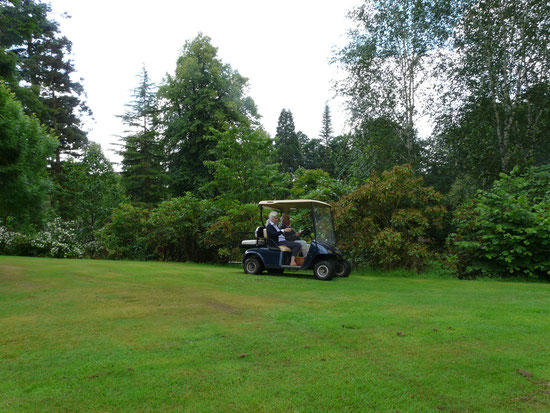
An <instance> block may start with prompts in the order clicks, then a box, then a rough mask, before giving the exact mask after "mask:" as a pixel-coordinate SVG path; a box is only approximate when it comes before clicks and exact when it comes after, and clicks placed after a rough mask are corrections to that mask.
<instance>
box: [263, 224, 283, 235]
mask: <svg viewBox="0 0 550 413" xmlns="http://www.w3.org/2000/svg"><path fill="white" fill-rule="evenodd" d="M282 233H283V231H281V230H280V229H279V228H277V227H276V226H275V225H273V224H269V225H268V226H267V235H270V236H272V237H275V236H277V235H281V234H282Z"/></svg>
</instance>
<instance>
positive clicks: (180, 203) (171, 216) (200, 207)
mask: <svg viewBox="0 0 550 413" xmlns="http://www.w3.org/2000/svg"><path fill="white" fill-rule="evenodd" d="M221 215H223V208H222V205H221V204H220V203H217V202H215V201H210V200H201V199H199V198H196V197H195V196H193V195H192V194H191V193H187V194H185V195H184V196H183V197H178V198H172V199H170V200H167V201H164V202H161V203H160V204H159V206H158V207H157V208H156V209H155V210H154V211H153V213H152V214H151V218H150V220H149V236H148V238H149V245H150V247H151V249H152V250H153V252H154V254H155V256H156V257H157V258H158V259H161V260H163V261H196V262H205V261H213V260H214V259H215V257H216V249H215V248H213V247H211V246H209V245H208V244H207V243H206V240H205V238H206V235H207V230H208V228H210V226H211V225H212V224H213V223H214V222H215V221H216V220H217V219H218V218H219V217H220V216H221Z"/></svg>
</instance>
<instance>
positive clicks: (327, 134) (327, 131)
mask: <svg viewBox="0 0 550 413" xmlns="http://www.w3.org/2000/svg"><path fill="white" fill-rule="evenodd" d="M332 132H333V130H332V119H331V117H330V107H329V105H328V103H325V110H324V111H323V120H322V122H321V131H320V132H319V138H321V142H323V145H325V147H328V146H329V144H330V141H331V139H332Z"/></svg>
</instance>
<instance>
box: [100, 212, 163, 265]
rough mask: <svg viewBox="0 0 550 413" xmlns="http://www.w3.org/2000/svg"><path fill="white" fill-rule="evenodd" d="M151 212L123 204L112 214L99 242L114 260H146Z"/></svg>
mask: <svg viewBox="0 0 550 413" xmlns="http://www.w3.org/2000/svg"><path fill="white" fill-rule="evenodd" d="M150 214H151V212H150V211H149V210H147V209H145V208H139V207H135V206H133V205H130V204H121V205H120V206H119V207H118V208H117V209H115V210H113V212H112V213H111V219H110V221H109V222H108V223H107V224H106V225H105V226H104V227H103V228H102V229H101V230H100V231H99V240H100V243H101V244H102V245H103V247H104V248H105V249H106V250H107V256H108V257H109V258H114V259H130V260H146V259H148V258H150V257H151V255H152V254H151V251H150V250H149V248H148V233H149V228H148V219H149V216H150Z"/></svg>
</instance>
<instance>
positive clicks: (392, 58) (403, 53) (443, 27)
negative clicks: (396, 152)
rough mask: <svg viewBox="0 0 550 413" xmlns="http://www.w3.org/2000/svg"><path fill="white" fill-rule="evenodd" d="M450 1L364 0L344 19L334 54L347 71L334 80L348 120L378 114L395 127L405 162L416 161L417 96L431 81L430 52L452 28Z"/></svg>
mask: <svg viewBox="0 0 550 413" xmlns="http://www.w3.org/2000/svg"><path fill="white" fill-rule="evenodd" d="M452 5H453V2H449V1H446V0H418V1H409V0H407V1H402V0H366V1H364V2H363V4H362V5H361V6H359V7H357V8H355V9H354V10H353V11H352V12H351V13H350V17H351V19H352V20H353V22H354V23H355V24H356V25H357V27H356V29H355V30H352V31H350V43H349V44H348V45H347V46H346V47H344V48H342V49H341V50H339V51H338V52H337V53H336V54H335V58H334V61H335V62H338V63H340V65H341V66H342V67H343V69H344V70H345V71H346V72H347V73H348V75H347V77H346V78H345V79H343V80H342V81H340V82H339V83H337V90H338V92H339V93H340V94H341V95H343V96H346V97H347V98H348V109H349V111H350V117H351V121H352V123H353V124H355V125H360V124H361V123H362V122H364V121H365V120H367V119H369V120H373V119H378V118H384V119H387V120H389V121H391V122H394V123H395V124H397V125H399V128H398V132H399V133H400V134H401V141H402V145H404V147H405V152H406V154H407V162H415V161H416V153H415V152H416V151H415V148H416V146H417V139H416V127H417V125H416V123H417V122H418V115H419V114H421V112H422V111H421V110H419V109H420V105H419V103H418V102H419V100H420V97H421V96H422V94H423V93H426V92H427V90H426V85H427V84H428V83H429V80H430V79H431V76H430V75H431V72H430V70H429V69H430V65H431V63H432V61H433V53H434V52H435V51H436V50H437V49H439V48H441V47H442V46H443V45H444V44H445V42H446V40H447V38H448V36H449V31H450V29H451V28H452V25H451V22H452V17H453V16H454V9H453V7H452Z"/></svg>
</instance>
